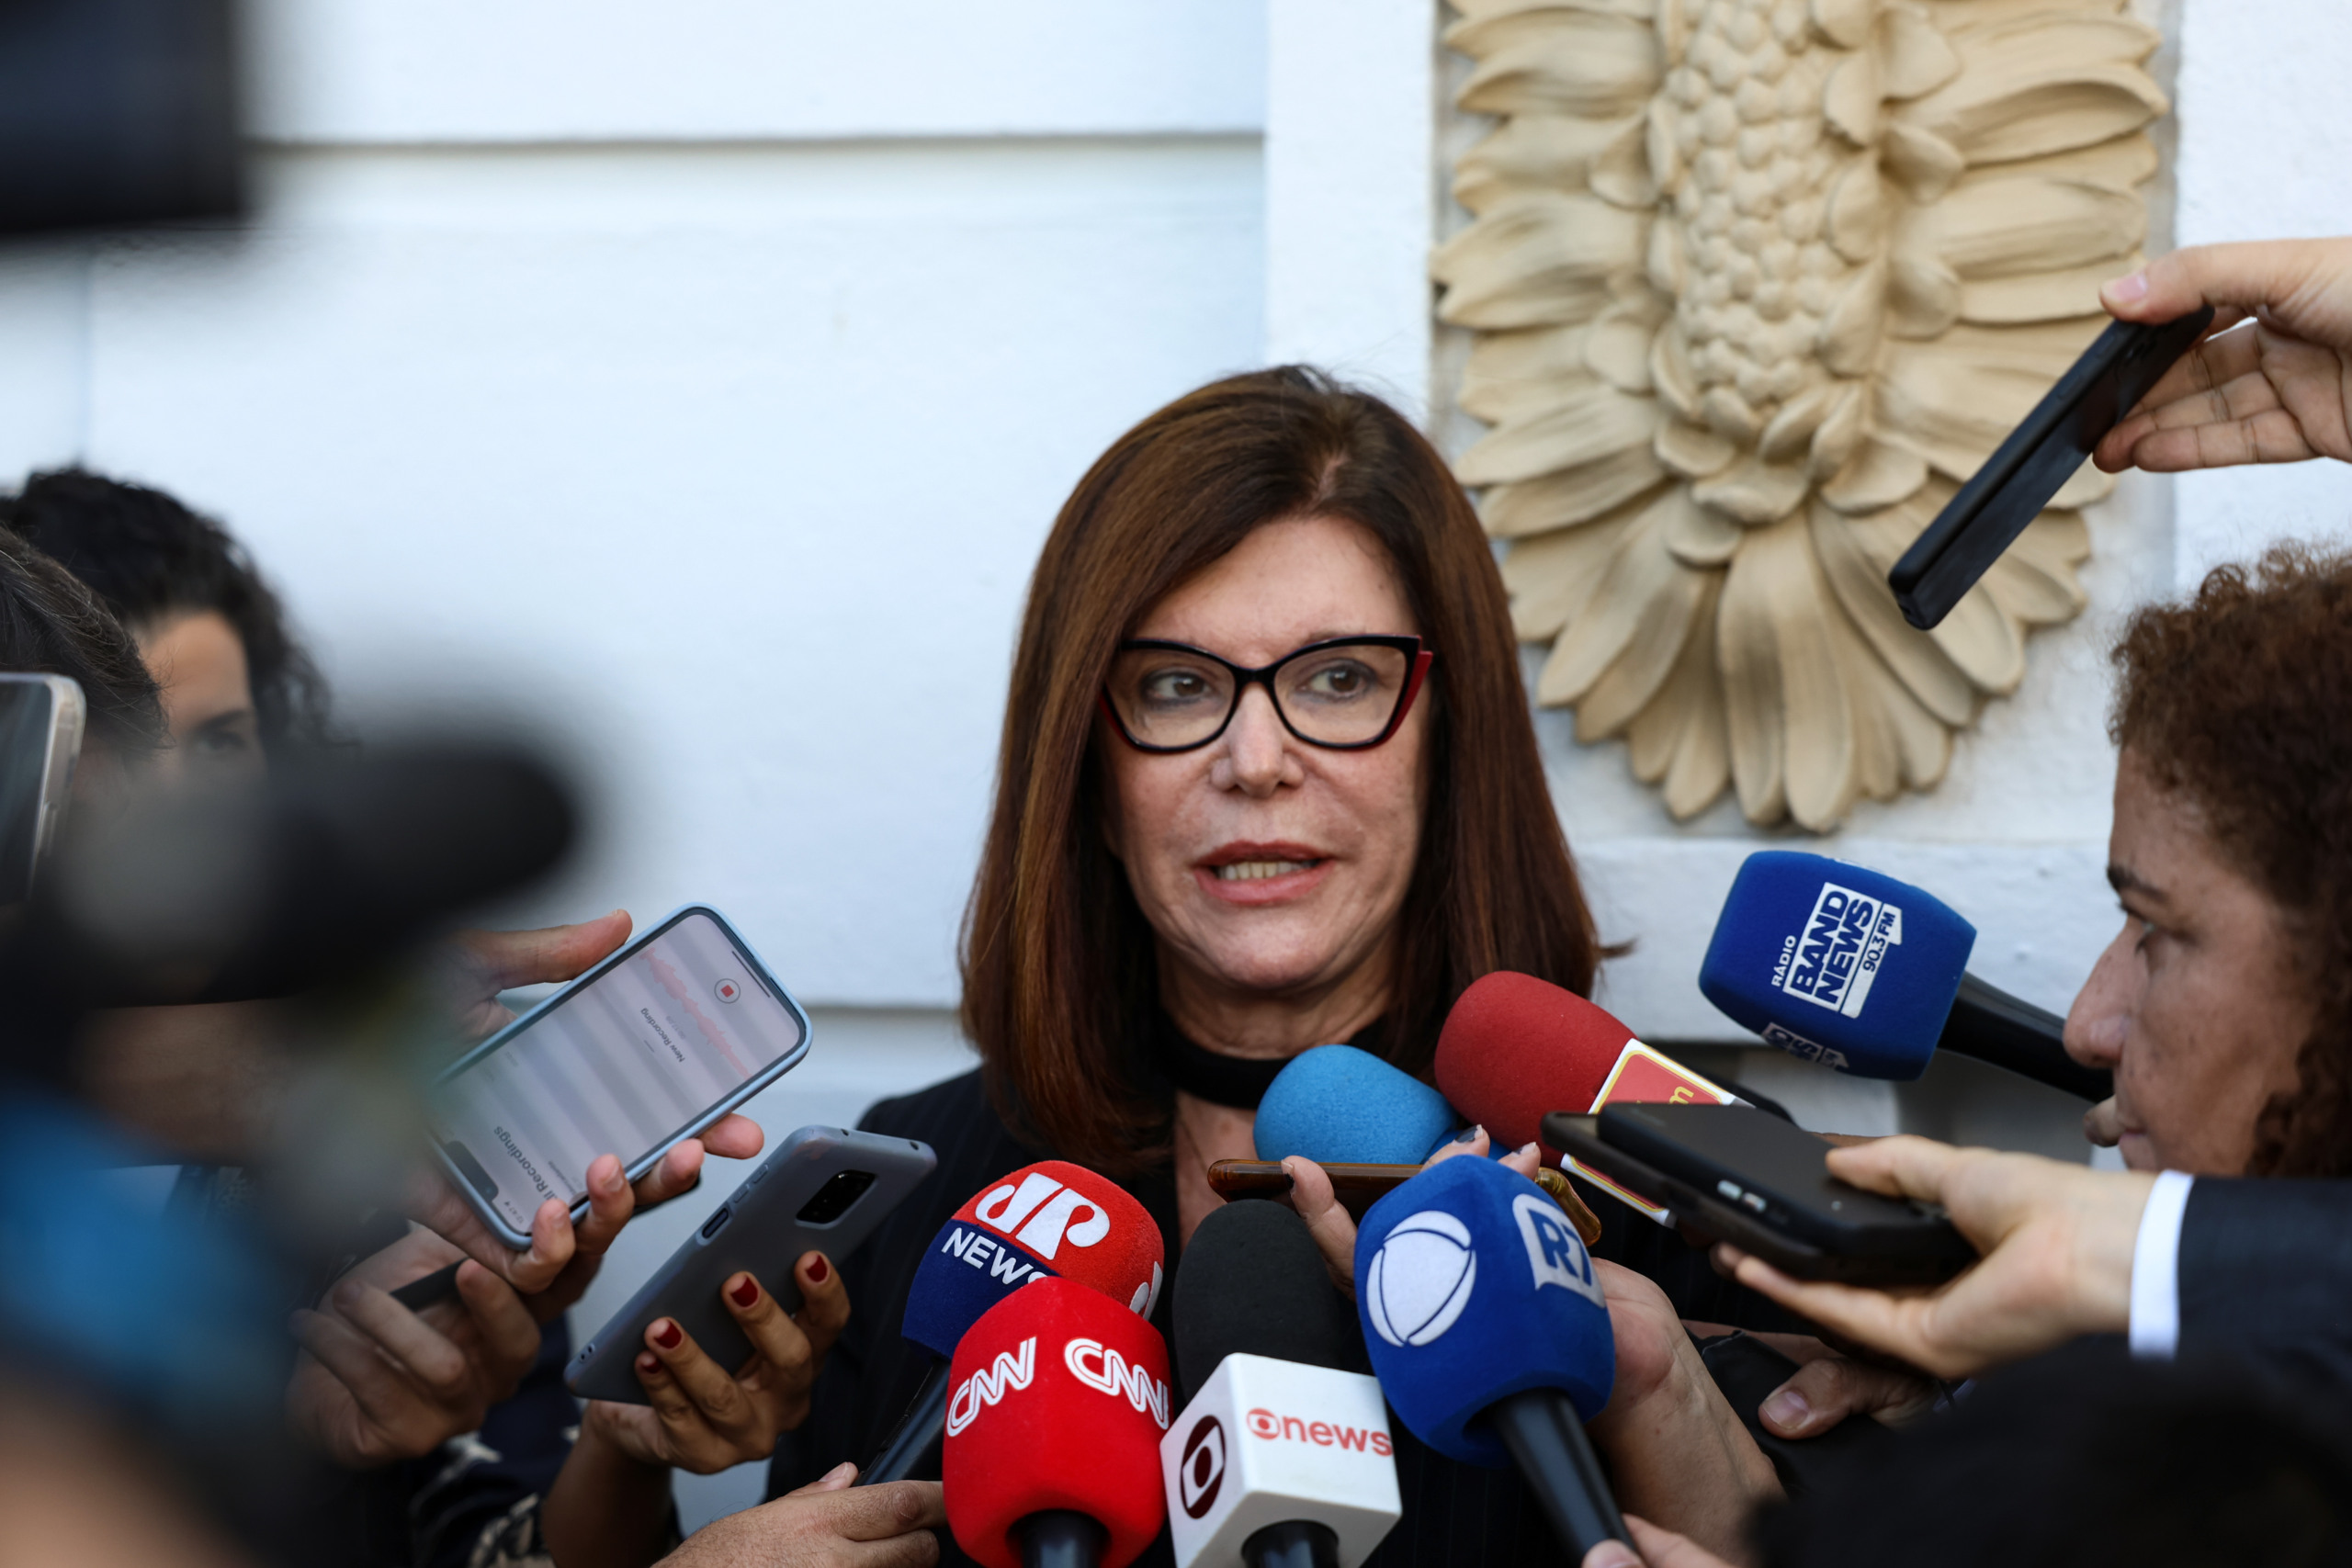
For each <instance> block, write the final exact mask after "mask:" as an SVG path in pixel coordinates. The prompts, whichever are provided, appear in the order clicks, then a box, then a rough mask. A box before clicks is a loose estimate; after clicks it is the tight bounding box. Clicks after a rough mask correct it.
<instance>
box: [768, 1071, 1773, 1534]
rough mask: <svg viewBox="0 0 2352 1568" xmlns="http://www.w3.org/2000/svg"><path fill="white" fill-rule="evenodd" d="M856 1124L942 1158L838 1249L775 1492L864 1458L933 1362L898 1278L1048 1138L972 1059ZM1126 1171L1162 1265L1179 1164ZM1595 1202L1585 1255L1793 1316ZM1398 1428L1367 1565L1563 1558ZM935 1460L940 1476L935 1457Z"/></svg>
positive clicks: (1513, 1486) (1519, 1487)
mask: <svg viewBox="0 0 2352 1568" xmlns="http://www.w3.org/2000/svg"><path fill="white" fill-rule="evenodd" d="M859 1125H860V1126H861V1127H863V1128H865V1129H866V1130H867V1131H870V1132H876V1133H882V1134H888V1135H889V1136H892V1137H899V1138H920V1139H922V1141H923V1142H924V1143H926V1144H929V1145H931V1146H932V1147H933V1149H934V1150H936V1151H937V1152H938V1155H939V1168H937V1169H936V1170H934V1171H933V1173H932V1174H931V1176H930V1177H928V1178H926V1179H925V1180H924V1183H923V1185H922V1186H921V1187H919V1188H917V1189H916V1190H915V1191H914V1193H913V1194H912V1195H911V1196H910V1197H909V1198H908V1199H907V1200H906V1201H904V1202H902V1203H900V1204H899V1208H898V1210H897V1212H895V1213H892V1214H891V1216H890V1217H889V1219H888V1220H887V1221H885V1222H884V1223H883V1224H882V1225H881V1227H880V1228H879V1229H877V1230H876V1232H875V1233H874V1235H873V1236H872V1237H871V1238H869V1239H868V1240H867V1242H866V1243H865V1246H863V1247H859V1248H858V1249H857V1250H856V1251H855V1252H854V1253H852V1254H851V1255H850V1256H849V1257H848V1258H840V1259H837V1260H836V1261H838V1262H839V1264H840V1265H841V1269H842V1282H843V1283H844V1284H845V1285H847V1286H848V1288H849V1294H850V1321H849V1324H848V1325H847V1327H845V1328H844V1329H843V1330H842V1337H841V1339H840V1341H839V1342H838V1343H837V1344H835V1346H834V1347H833V1350H832V1354H831V1356H830V1357H829V1358H828V1359H827V1360H826V1363H825V1370H824V1371H823V1372H822V1373H821V1374H820V1376H819V1377H818V1380H817V1386H816V1388H815V1390H814V1391H813V1394H812V1397H811V1404H810V1408H809V1419H808V1420H807V1421H806V1422H804V1423H802V1425H801V1427H799V1429H798V1430H797V1431H793V1432H787V1433H786V1434H784V1436H783V1437H782V1438H779V1439H778V1440H777V1443H776V1450H775V1459H774V1460H773V1461H771V1462H770V1465H769V1469H768V1495H769V1496H771V1497H776V1496H781V1495H783V1494H785V1493H786V1492H789V1491H791V1490H792V1489H793V1488H795V1487H797V1486H802V1485H805V1484H807V1483H809V1482H811V1481H814V1480H815V1479H817V1478H818V1477H819V1476H820V1475H822V1474H823V1473H824V1472H826V1471H828V1470H830V1469H831V1468H832V1467H833V1466H834V1465H836V1464H838V1463H840V1462H841V1461H842V1460H845V1459H846V1460H853V1461H856V1462H857V1463H859V1464H861V1465H862V1464H864V1463H865V1461H867V1460H868V1459H870V1458H872V1457H873V1455H874V1453H875V1451H876V1450H877V1449H879V1448H880V1447H881V1446H882V1441H883V1439H884V1438H887V1437H888V1435H889V1433H890V1431H891V1428H892V1427H895V1426H896V1425H897V1423H898V1419H899V1416H900V1414H901V1413H903V1412H904V1410H905V1409H906V1407H907V1404H909V1402H910V1401H911V1400H912V1399H913V1398H914V1394H915V1391H916V1389H917V1387H918V1386H919V1385H920V1384H921V1383H922V1379H923V1374H924V1373H925V1372H926V1371H929V1370H930V1366H931V1359H932V1358H931V1353H930V1352H929V1351H927V1350H924V1349H922V1348H920V1347H918V1346H914V1345H910V1344H909V1343H908V1342H907V1341H906V1340H905V1339H903V1338H901V1337H899V1323H900V1320H901V1318H902V1317H903V1316H904V1314H905V1311H906V1300H907V1292H908V1289H909V1287H910V1285H911V1284H912V1282H913V1280H914V1276H915V1270H916V1268H917V1267H918V1266H919V1265H920V1264H921V1262H922V1256H923V1251H924V1249H925V1248H926V1247H928V1246H929V1245H930V1243H931V1239H932V1237H933V1236H934V1235H937V1234H938V1233H939V1228H940V1227H941V1226H942V1225H944V1224H946V1223H947V1220H948V1218H949V1216H951V1215H952V1214H954V1213H956V1210H957V1209H959V1208H961V1207H962V1206H963V1204H964V1201H965V1200H967V1198H969V1197H970V1196H971V1195H972V1194H973V1193H975V1192H977V1191H979V1190H981V1189H982V1188H983V1187H984V1186H986V1185H987V1184H989V1183H990V1182H993V1181H995V1180H996V1179H998V1178H1000V1177H1001V1176H1004V1175H1007V1174H1009V1173H1010V1172H1012V1171H1014V1170H1017V1169H1019V1168H1021V1167H1023V1166H1024V1165H1027V1164H1030V1163H1031V1162H1033V1161H1035V1160H1039V1159H1047V1158H1051V1157H1053V1156H1052V1155H1051V1154H1050V1152H1049V1151H1046V1150H1042V1149H1036V1148H1032V1147H1028V1146H1025V1145H1023V1144H1022V1143H1021V1142H1020V1141H1019V1140H1017V1139H1016V1138H1014V1137H1013V1135H1012V1133H1011V1132H1010V1131H1009V1130H1008V1129H1007V1128H1006V1127H1005V1125H1004V1123H1003V1122H1002V1120H1001V1119H1000V1118H999V1117H998V1115H997V1114H996V1111H995V1110H994V1109H993V1108H992V1107H991V1106H990V1104H989V1098H988V1093H987V1090H986V1089H984V1088H983V1087H982V1085H981V1082H980V1075H979V1074H978V1072H971V1073H967V1074H966V1075H965V1076H963V1077H958V1078H950V1079H949V1080H947V1081H946V1082H945V1083H942V1084H936V1085H934V1086H933V1087H932V1088H930V1089H923V1090H921V1091H920V1092H918V1093H915V1094H910V1095H908V1096H906V1097H905V1098H904V1099H900V1100H884V1101H882V1102H881V1103H880V1104H878V1105H876V1106H875V1107H874V1109H873V1110H871V1111H868V1112H866V1114H865V1119H864V1120H863V1121H862V1122H859ZM1125 1186H1126V1189H1127V1190H1128V1191H1129V1192H1131V1193H1133V1194H1134V1195H1135V1197H1136V1200H1137V1201H1140V1202H1141V1203H1142V1204H1143V1206H1144V1207H1145V1209H1147V1210H1148V1212H1149V1213H1151V1215H1152V1217H1153V1218H1154V1219H1155V1220H1157V1221H1159V1231H1160V1237H1161V1241H1162V1244H1163V1245H1164V1246H1165V1247H1166V1249H1167V1257H1168V1258H1169V1259H1170V1278H1171V1280H1172V1278H1173V1274H1174V1267H1173V1264H1174V1260H1175V1259H1176V1258H1177V1255H1178V1251H1179V1248H1178V1247H1177V1245H1176V1187H1175V1180H1174V1178H1173V1176H1172V1175H1171V1174H1170V1172H1168V1171H1166V1170H1159V1171H1156V1172H1154V1173H1152V1174H1151V1175H1150V1176H1149V1177H1148V1178H1145V1179H1139V1180H1132V1181H1128V1182H1126V1183H1125ZM1589 1201H1590V1202H1591V1204H1592V1207H1593V1211H1594V1212H1595V1213H1599V1214H1600V1215H1601V1222H1602V1225H1603V1230H1602V1235H1601V1240H1600V1245H1598V1246H1596V1247H1594V1248H1593V1249H1592V1250H1593V1254H1594V1256H1596V1257H1600V1258H1612V1259H1614V1260H1616V1261H1618V1262H1622V1263H1624V1264H1626V1265H1627V1266H1628V1267H1631V1268H1635V1269H1640V1270H1641V1271H1642V1272H1643V1273H1645V1274H1648V1275H1650V1277H1651V1278H1653V1279H1656V1280H1659V1282H1660V1283H1661V1284H1662V1285H1664V1286H1665V1288H1666V1290H1667V1293H1668V1295H1669V1296H1671V1297H1673V1298H1674V1299H1675V1303H1676V1305H1677V1307H1678V1308H1679V1310H1680V1311H1681V1312H1682V1314H1683V1315H1685V1316H1687V1317H1700V1318H1709V1319H1713V1320H1714V1321H1717V1322H1727V1323H1732V1324H1735V1325H1740V1326H1747V1327H1758V1328H1780V1327H1783V1326H1785V1325H1787V1324H1788V1321H1789V1320H1787V1319H1786V1318H1785V1317H1783V1316H1782V1315H1781V1314H1779V1313H1778V1311H1777V1309H1773V1308H1771V1307H1770V1303H1766V1302H1764V1301H1762V1299H1761V1298H1759V1297H1756V1296H1753V1295H1751V1294H1750V1293H1749V1292H1747V1291H1746V1290H1743V1289H1741V1288H1740V1287H1738V1286H1736V1285H1734V1284H1731V1283H1730V1282H1729V1281H1727V1280H1723V1279H1721V1278H1719V1277H1718V1276H1717V1275H1716V1274H1715V1273H1714V1272H1713V1269H1710V1268H1709V1267H1708V1265H1707V1261H1706V1258H1705V1255H1704V1254H1703V1253H1701V1252H1699V1251H1698V1250H1696V1249H1694V1248H1692V1247H1688V1246H1686V1245H1684V1244H1683V1243H1682V1242H1681V1241H1680V1240H1679V1238H1677V1237H1676V1236H1675V1235H1672V1234H1671V1233H1670V1232H1668V1231H1666V1230H1664V1229H1662V1228H1660V1227H1659V1226H1657V1225H1655V1224H1651V1223H1650V1222H1649V1221H1648V1220H1647V1219H1645V1218H1644V1217H1642V1216H1641V1215H1638V1214H1635V1213H1633V1212H1632V1211H1631V1210H1629V1209H1626V1208H1624V1207H1623V1205H1621V1204H1619V1203H1618V1202H1617V1201H1616V1200H1615V1199H1612V1198H1608V1197H1605V1196H1603V1195H1601V1194H1600V1193H1598V1192H1597V1191H1596V1192H1591V1193H1589ZM1175 1294H1176V1292H1174V1291H1173V1290H1162V1291H1161V1292H1160V1293H1159V1306H1158V1307H1157V1309H1155V1311H1154V1313H1153V1315H1152V1323H1153V1325H1154V1326H1156V1327H1157V1328H1159V1331H1160V1332H1161V1333H1162V1334H1163V1335H1165V1334H1167V1333H1169V1332H1170V1316H1169V1314H1170V1304H1171V1303H1172V1302H1173V1301H1174V1299H1175ZM1393 1432H1394V1436H1395V1440H1396V1445H1397V1487H1398V1491H1399V1493H1400V1495H1402V1498H1403V1501H1404V1517H1403V1518H1401V1519H1400V1520H1398V1522H1397V1528H1396V1529H1393V1530H1392V1531H1390V1532H1389V1535H1388V1538H1387V1539H1386V1540H1384V1541H1382V1542H1381V1544H1380V1547H1379V1549H1378V1550H1377V1551H1374V1553H1373V1555H1372V1556H1371V1558H1370V1559H1369V1560H1368V1562H1367V1568H1406V1565H1412V1568H1423V1565H1429V1568H1437V1565H1441V1564H1442V1565H1446V1568H1453V1565H1454V1564H1460V1565H1461V1568H1486V1565H1487V1564H1490V1563H1497V1562H1510V1563H1527V1564H1536V1563H1553V1562H1567V1561H1568V1558H1567V1553H1566V1550H1565V1549H1563V1548H1562V1547H1561V1545H1560V1544H1559V1542H1558V1540H1556V1539H1555V1537H1554V1536H1553V1534H1552V1532H1551V1527H1550V1526H1549V1525H1548V1524H1547V1523H1546V1522H1545V1520H1544V1516H1543V1513H1542V1511H1541V1510H1540V1508H1539V1507H1538V1506H1537V1504H1536V1502H1535V1498H1534V1496H1533V1495H1532V1494H1531V1493H1530V1492H1529V1491H1528V1490H1527V1486H1526V1484H1525V1483H1523V1482H1521V1480H1520V1478H1519V1475H1518V1472H1515V1471H1495V1470H1479V1469H1476V1468H1474V1467H1472V1466H1468V1465H1463V1464H1457V1463H1455V1462H1454V1461H1452V1460H1449V1459H1446V1458H1444V1457H1443V1456H1442V1455H1440V1454H1437V1453H1433V1452H1431V1451H1430V1450H1428V1449H1426V1448H1424V1447H1422V1446H1421V1444H1420V1443H1419V1442H1418V1441H1417V1440H1415V1438H1413V1436H1412V1434H1411V1433H1409V1432H1408V1431H1406V1430H1405V1428H1404V1427H1403V1426H1402V1425H1401V1424H1393ZM933 1462H934V1465H935V1462H936V1461H933ZM929 1473H930V1474H931V1475H932V1476H933V1477H935V1476H936V1475H937V1474H938V1471H937V1470H936V1468H933V1469H932V1470H931V1471H930V1472H929ZM940 1538H941V1539H940V1548H941V1562H943V1563H949V1564H960V1563H965V1562H969V1561H970V1559H968V1558H967V1557H966V1556H965V1555H964V1553H963V1552H962V1551H959V1550H958V1549H957V1548H956V1542H955V1540H953V1538H952V1537H950V1536H949V1535H948V1533H947V1532H946V1531H944V1530H943V1531H941V1532H940ZM1138 1562H1139V1563H1141V1564H1143V1565H1144V1568H1153V1565H1165V1564H1169V1563H1171V1562H1173V1556H1172V1553H1171V1551H1170V1546H1169V1542H1168V1537H1167V1534H1166V1532H1164V1531H1163V1532H1162V1533H1161V1535H1160V1538H1159V1541H1158V1542H1157V1543H1155V1544H1154V1545H1153V1547H1152V1548H1151V1549H1150V1550H1149V1551H1147V1552H1145V1554H1144V1555H1143V1557H1142V1558H1140V1559H1139V1560H1138Z"/></svg>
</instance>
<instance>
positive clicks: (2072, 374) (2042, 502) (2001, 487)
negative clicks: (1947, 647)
mask: <svg viewBox="0 0 2352 1568" xmlns="http://www.w3.org/2000/svg"><path fill="white" fill-rule="evenodd" d="M2212 320H2213V307H2212V306H2211V305H2206V306H2202V307H2200V308H2199V309H2198V310H2195V311H2194V312H2192V313H2190V314H2188V315H2186V316H2181V317H2179V318H2177V319H2176V320H2173V321H2159V322H2155V323H2154V324H2148V323H2143V322H2138V321H2111V322H2109V324H2108V328H2107V330H2106V331H2105V332H2103V333H2099V334H2098V338H2097V339H2096V340H2094V341H2093V342H2092V344H2091V345H2090V347H2089V348H2087V349H2086V350H2085V351H2084V353H2083V356H2082V357H2081V358H2080V359H2077V360H2075V363H2074V365H2073V366H2072V367H2069V368H2068V369H2067V371H2066V373H2065V374H2064V376H2061V377H2060V378H2058V384H2057V385H2056V386H2055V387H2052V388H2051V389H2050V395H2049V396H2048V397H2046V398H2043V399H2042V400H2041V401H2040V402H2039V403H2036V404H2035V405H2034V408H2033V412H2031V413H2030V414H2028V415H2026V416H2025V422H2024V423H2021V424H2019V425H2018V427H2017V428H2016V429H2015V430H2013V431H2011V432H2010V433H2009V438H2008V439H2007V441H2004V442H2002V443H2001V445H2000V446H1999V447H1998V448H1996V450H1995V452H1994V453H1993V455H1992V456H1991V457H1987V458H1985V466H1984V467H1983V468H1979V469H1977V470H1976V473H1975V475H1974V477H1973V478H1972V479H1969V481H1968V482H1967V483H1966V484H1964V485H1962V486H1961V487H1960V493H1959V494H1957V495H1955V496H1953V497H1952V498H1951V504H1950V505H1948V506H1946V507H1945V508H1944V509H1943V511H1941V512H1940V513H1937V515H1936V520H1935V521H1934V522H1933V523H1930V524H1928V527H1927V531H1926V532H1925V533H1923V534H1921V535H1920V536H1918V538H1917V539H1916V540H1914V541H1913V542H1912V545H1911V547H1910V548H1909V549H1907V550H1905V551H1904V552H1903V558H1902V559H1901V560H1898V561H1896V562H1895V563H1894V570H1892V571H1890V572H1888V573H1887V574H1886V585H1887V586H1888V587H1889V588H1892V589H1893V590H1894V602H1895V604H1897V605H1899V606H1901V608H1902V611H1903V618H1904V619H1905V620H1906V621H1909V622H1910V623H1911V624H1912V625H1913V626H1917V627H1918V628H1919V629H1920V630H1921V631H1926V630H1927V629H1928V627H1930V626H1934V625H1936V624H1937V623H1938V622H1939V621H1941V620H1942V619H1943V618H1944V617H1945V616H1946V615H1950V614H1951V607H1952V606H1953V605H1954V604H1959V603H1960V602H1961V600H1962V597H1963V596H1965V595H1966V594H1967V592H1968V591H1969V590H1970V589H1972V588H1973V587H1975V586H1976V580H1977V579H1978V578H1981V577H1983V576H1984V575H1985V572H1986V571H1987V570H1991V568H1992V565H1993V563H1994V562H1995V561H1996V560H1998V559H2000V558H2001V552H2002V551H2003V550H2006V549H2007V548H2008V547H2009V546H2010V545H2012V544H2014V543H2015V542H2016V541H2017V536H2018V535H2019V534H2022V533H2024V532H2025V530H2026V525H2028V524H2029V523H2031V522H2032V521H2033V520H2034V519H2035V518H2036V517H2039V516H2041V509H2042V508H2043V507H2045V506H2047V505H2049V504H2050V498H2051V497H2052V496H2053V495H2056V494H2057V493H2058V491H2059V489H2060V488H2061V487H2062V486H2064V484H2065V482H2066V481H2067V480H2068V479H2072V478H2074V477H2075V469H2077V468H2081V467H2082V466H2083V463H2084V460H2085V459H2086V458H2087V457H2090V455H2091V451H2092V449H2093V448H2094V447H2096V446H2098V444H2099V442H2100V441H2101V440H2102V439H2104V438H2105V436H2106V435H2107V433H2108V432H2109V431H2110V430H2113V429H2114V428H2115V427H2116V426H2117V425H2119V424H2120V423H2123V416H2124V415H2126V414H2128V413H2130V412H2131V411H2132V409H2133V408H2135V407H2137V406H2138V404H2139V401H2140V400H2141V399H2142V398H2144V397H2146V396H2147V395H2148V389H2149V388H2151V387H2153V386H2154V385H2155V384H2156V383H2157V382H2158V381H2159V380H2161V379H2162V378H2163V377H2164V373H2165V371H2167V370H2169V369H2171V368H2172V367H2173V362H2174V361H2175V360H2177V359H2178V358H2179V357H2180V356H2181V355H2184V354H2186V353H2188V351H2189V349H2190V348H2191V347H2193V346H2194V345H2195V344H2196V342H2197V340H2198V339H2199V337H2201V336H2203V335H2204V333H2205V329H2206V328H2207V327H2208V326H2209V325H2211V323H2212Z"/></svg>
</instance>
